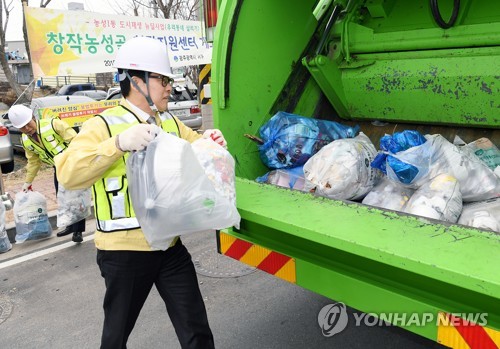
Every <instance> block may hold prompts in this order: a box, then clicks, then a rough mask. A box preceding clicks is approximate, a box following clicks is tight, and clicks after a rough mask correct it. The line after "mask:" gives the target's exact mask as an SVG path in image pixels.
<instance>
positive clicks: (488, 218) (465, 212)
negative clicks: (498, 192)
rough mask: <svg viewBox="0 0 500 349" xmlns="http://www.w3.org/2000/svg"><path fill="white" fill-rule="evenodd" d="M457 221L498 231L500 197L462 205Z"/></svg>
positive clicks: (499, 226)
mask: <svg viewBox="0 0 500 349" xmlns="http://www.w3.org/2000/svg"><path fill="white" fill-rule="evenodd" d="M458 223H459V224H463V225H468V226H471V227H475V228H480V229H486V230H492V231H495V232H497V233H500V198H495V199H490V200H486V201H480V202H473V203H470V204H466V205H464V207H463V209H462V214H461V216H460V218H459V219H458Z"/></svg>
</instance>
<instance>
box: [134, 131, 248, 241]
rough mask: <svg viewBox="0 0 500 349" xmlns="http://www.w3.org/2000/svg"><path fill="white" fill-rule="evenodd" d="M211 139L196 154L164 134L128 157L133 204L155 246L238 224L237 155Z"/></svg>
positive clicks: (143, 227) (198, 148) (184, 144)
mask: <svg viewBox="0 0 500 349" xmlns="http://www.w3.org/2000/svg"><path fill="white" fill-rule="evenodd" d="M212 143H213V144H215V142H211V143H210V144H207V143H199V144H198V145H196V152H195V151H194V149H193V147H192V146H191V144H190V143H189V142H187V141H185V140H183V139H181V138H178V137H175V136H172V135H170V134H168V133H166V132H161V133H160V134H159V135H158V136H157V137H156V138H155V139H154V140H153V141H152V142H151V143H150V144H149V145H148V147H147V149H146V150H145V151H140V152H135V153H132V154H131V155H130V156H129V158H128V159H127V179H128V185H129V192H130V196H131V201H132V206H133V209H134V212H135V215H136V217H137V220H138V221H139V224H140V225H141V228H142V231H143V232H144V235H145V237H146V240H147V241H148V243H149V244H150V246H151V247H152V248H153V249H159V250H166V249H167V248H168V247H169V245H170V242H171V239H172V237H174V236H177V235H182V234H187V233H192V232H199V231H203V230H209V229H223V228H228V227H231V226H236V227H239V222H240V215H239V214H238V211H237V209H236V206H235V200H234V199H235V197H234V192H235V191H234V159H233V158H232V157H231V155H230V154H229V153H228V152H227V151H226V150H225V149H224V148H222V147H220V146H219V145H217V144H215V145H217V147H215V148H214V146H213V144H212ZM197 155H198V156H197ZM199 158H200V159H202V163H200V161H199V160H198V159H199ZM207 173H208V175H207ZM229 187H231V188H229Z"/></svg>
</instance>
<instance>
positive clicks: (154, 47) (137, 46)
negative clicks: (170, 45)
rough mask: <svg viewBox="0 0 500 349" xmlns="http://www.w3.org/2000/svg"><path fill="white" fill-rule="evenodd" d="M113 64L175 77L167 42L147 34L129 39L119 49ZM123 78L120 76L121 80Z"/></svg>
mask: <svg viewBox="0 0 500 349" xmlns="http://www.w3.org/2000/svg"><path fill="white" fill-rule="evenodd" d="M113 66H114V67H115V68H120V69H125V70H128V69H131V70H139V71H147V72H150V73H157V74H161V75H164V76H169V77H171V78H173V77H174V75H173V74H172V69H171V68H170V61H169V59H168V54H167V46H166V44H164V43H163V42H161V41H159V40H158V39H153V38H149V37H146V36H138V37H135V38H132V39H129V40H127V41H126V42H125V43H124V44H123V45H122V46H121V47H120V49H119V50H118V53H117V55H116V58H115V62H114V65H113ZM123 79H124V77H123ZM123 79H122V78H120V80H123Z"/></svg>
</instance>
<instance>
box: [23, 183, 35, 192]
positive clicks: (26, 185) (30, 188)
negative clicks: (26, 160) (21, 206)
mask: <svg viewBox="0 0 500 349" xmlns="http://www.w3.org/2000/svg"><path fill="white" fill-rule="evenodd" d="M28 190H33V187H32V186H31V183H29V182H26V183H24V184H23V192H24V193H27V192H28Z"/></svg>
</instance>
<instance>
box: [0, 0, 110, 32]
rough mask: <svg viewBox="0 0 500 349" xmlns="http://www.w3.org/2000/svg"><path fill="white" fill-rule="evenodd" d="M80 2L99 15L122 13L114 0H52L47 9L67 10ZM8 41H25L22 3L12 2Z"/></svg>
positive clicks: (34, 4) (87, 9)
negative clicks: (117, 8)
mask: <svg viewBox="0 0 500 349" xmlns="http://www.w3.org/2000/svg"><path fill="white" fill-rule="evenodd" d="M30 2H31V4H32V5H33V7H38V5H39V3H40V2H39V1H35V0H31V1H30ZM70 2H79V3H83V5H84V9H85V11H89V12H98V13H111V14H117V13H118V12H120V11H119V10H118V11H116V10H114V9H113V4H115V1H113V0H52V1H51V2H50V4H49V6H48V7H47V8H51V9H57V10H67V9H68V3H70ZM5 39H6V41H17V40H24V38H23V21H22V4H21V1H13V2H12V12H11V13H10V16H9V26H8V28H7V33H6V38H5Z"/></svg>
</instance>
